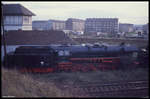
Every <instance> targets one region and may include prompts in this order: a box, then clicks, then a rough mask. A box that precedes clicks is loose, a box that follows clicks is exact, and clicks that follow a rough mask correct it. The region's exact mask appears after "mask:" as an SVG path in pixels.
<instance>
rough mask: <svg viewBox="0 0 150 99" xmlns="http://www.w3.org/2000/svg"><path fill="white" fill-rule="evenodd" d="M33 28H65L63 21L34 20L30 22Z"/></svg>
mask: <svg viewBox="0 0 150 99" xmlns="http://www.w3.org/2000/svg"><path fill="white" fill-rule="evenodd" d="M32 26H33V30H65V21H60V20H43V21H42V20H38V21H37V20H36V21H33V23H32Z"/></svg>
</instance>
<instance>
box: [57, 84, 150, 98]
mask: <svg viewBox="0 0 150 99" xmlns="http://www.w3.org/2000/svg"><path fill="white" fill-rule="evenodd" d="M59 88H60V89H62V90H69V92H70V93H71V94H72V95H73V96H74V97H148V91H149V90H148V89H149V82H148V81H130V82H117V83H108V84H102V83H99V82H92V83H91V82H76V83H73V84H67V83H66V84H62V85H59Z"/></svg>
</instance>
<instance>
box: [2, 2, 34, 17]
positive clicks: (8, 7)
mask: <svg viewBox="0 0 150 99" xmlns="http://www.w3.org/2000/svg"><path fill="white" fill-rule="evenodd" d="M3 13H4V15H25V16H35V14H34V13H32V12H31V11H30V10H28V9H27V8H25V7H24V6H22V5H21V4H3Z"/></svg>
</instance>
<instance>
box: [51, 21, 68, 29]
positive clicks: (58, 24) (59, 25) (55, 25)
mask: <svg viewBox="0 0 150 99" xmlns="http://www.w3.org/2000/svg"><path fill="white" fill-rule="evenodd" d="M48 23H49V24H50V26H51V27H50V29H51V30H65V28H66V26H65V21H62V20H48Z"/></svg>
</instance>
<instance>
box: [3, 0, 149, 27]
mask: <svg viewBox="0 0 150 99" xmlns="http://www.w3.org/2000/svg"><path fill="white" fill-rule="evenodd" d="M2 3H4V4H8V3H19V4H22V5H23V6H25V7H26V8H28V9H29V10H30V11H32V12H33V13H35V14H36V16H33V20H48V19H56V20H66V19H67V18H80V19H84V20H85V19H86V18H119V22H120V23H132V24H146V23H148V19H149V11H148V2H146V1H145V2H135V1H134V2H114V1H113V2H73V1H72V2H56V1H55V2H54V1H53V2H2Z"/></svg>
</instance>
